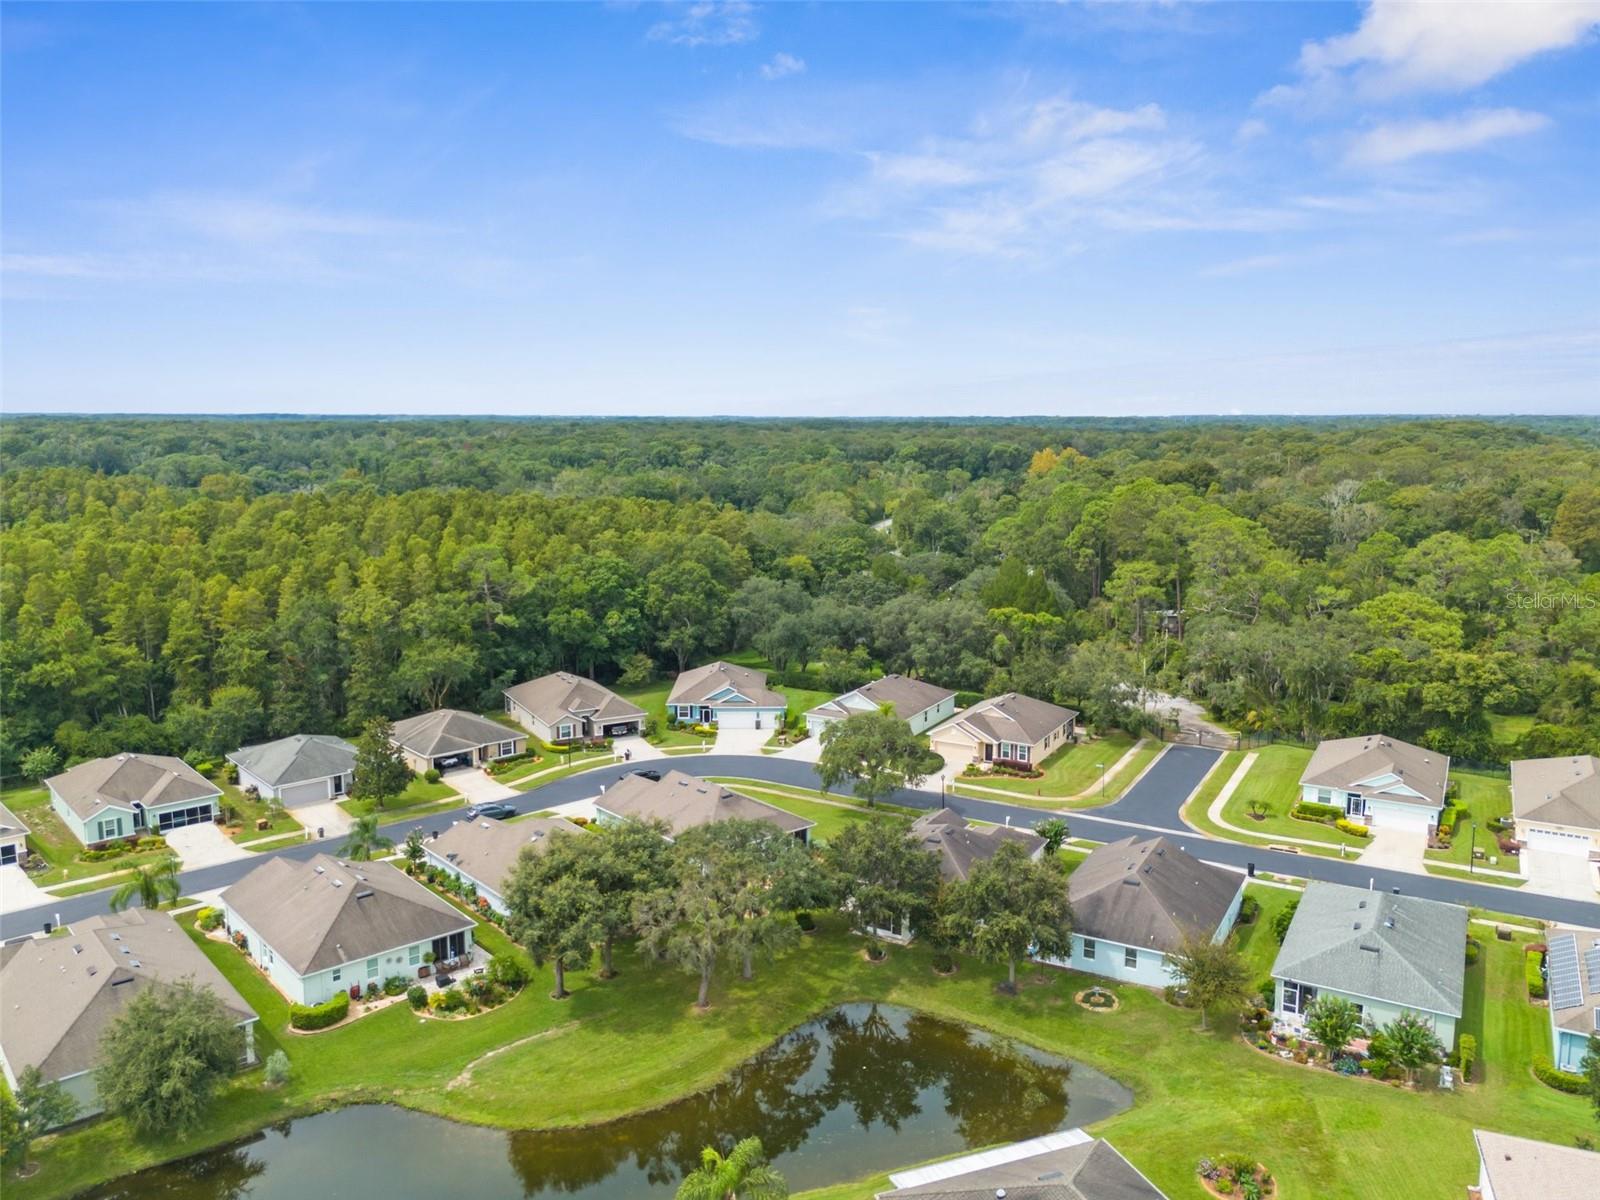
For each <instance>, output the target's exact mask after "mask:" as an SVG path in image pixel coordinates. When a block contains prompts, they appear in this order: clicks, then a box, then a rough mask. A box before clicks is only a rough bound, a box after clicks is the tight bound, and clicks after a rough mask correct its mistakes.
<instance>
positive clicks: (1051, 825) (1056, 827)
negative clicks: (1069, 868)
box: [1033, 817, 1072, 858]
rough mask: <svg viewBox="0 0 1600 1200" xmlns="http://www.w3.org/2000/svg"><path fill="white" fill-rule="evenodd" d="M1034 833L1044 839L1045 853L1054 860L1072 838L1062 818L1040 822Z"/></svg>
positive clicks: (1052, 818) (1050, 818) (1051, 818)
mask: <svg viewBox="0 0 1600 1200" xmlns="http://www.w3.org/2000/svg"><path fill="white" fill-rule="evenodd" d="M1033 831H1034V832H1035V833H1037V834H1038V835H1039V836H1040V837H1042V838H1043V839H1044V852H1045V853H1046V854H1048V855H1050V856H1051V857H1052V858H1053V857H1055V856H1056V855H1057V854H1059V853H1060V852H1061V847H1062V846H1064V845H1066V842H1067V839H1068V838H1069V837H1071V836H1072V833H1071V831H1070V830H1069V829H1068V828H1067V823H1066V822H1065V821H1064V820H1062V819H1061V818H1060V817H1049V818H1047V819H1046V820H1043V821H1040V822H1039V823H1038V824H1037V825H1035V826H1034V827H1033Z"/></svg>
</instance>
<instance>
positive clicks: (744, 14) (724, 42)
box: [645, 0, 761, 46]
mask: <svg viewBox="0 0 1600 1200" xmlns="http://www.w3.org/2000/svg"><path fill="white" fill-rule="evenodd" d="M760 35H761V29H760V27H759V26H758V25H757V24H756V19H755V9H754V8H753V7H752V6H751V5H750V4H748V3H746V0H720V2H718V0H698V2H697V3H694V4H691V5H689V6H688V7H687V8H684V9H683V10H682V11H681V13H679V15H677V16H674V17H669V18H668V19H666V20H663V21H657V22H656V23H655V24H654V25H652V26H650V31H649V33H647V34H646V35H645V36H646V37H648V38H649V39H650V40H651V41H652V42H671V43H672V44H673V45H675V46H737V45H739V44H740V43H742V42H752V41H754V40H755V39H756V38H757V37H759V36H760Z"/></svg>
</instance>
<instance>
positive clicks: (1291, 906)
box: [1272, 896, 1300, 942]
mask: <svg viewBox="0 0 1600 1200" xmlns="http://www.w3.org/2000/svg"><path fill="white" fill-rule="evenodd" d="M1299 907H1300V897H1299V896H1296V897H1295V898H1294V899H1293V900H1291V901H1289V903H1288V904H1287V905H1285V906H1284V907H1283V908H1281V909H1279V910H1278V914H1277V915H1276V916H1275V917H1273V918H1272V936H1273V937H1275V938H1277V939H1278V940H1279V941H1280V942H1281V941H1283V939H1284V938H1286V937H1287V936H1288V935H1289V924H1290V922H1292V921H1293V920H1294V914H1295V910H1296V909H1298V908H1299Z"/></svg>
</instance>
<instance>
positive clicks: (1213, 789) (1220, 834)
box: [1183, 750, 1339, 858]
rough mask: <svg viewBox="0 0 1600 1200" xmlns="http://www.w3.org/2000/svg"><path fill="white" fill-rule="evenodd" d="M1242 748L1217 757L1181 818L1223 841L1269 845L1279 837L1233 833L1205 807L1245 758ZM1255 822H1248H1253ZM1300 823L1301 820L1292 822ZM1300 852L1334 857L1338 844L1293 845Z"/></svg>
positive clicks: (1208, 806)
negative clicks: (1214, 765)
mask: <svg viewBox="0 0 1600 1200" xmlns="http://www.w3.org/2000/svg"><path fill="white" fill-rule="evenodd" d="M1244 755H1245V752H1244V751H1243V750H1229V751H1228V752H1227V753H1226V754H1224V755H1223V756H1222V757H1221V758H1220V759H1218V760H1217V765H1216V767H1215V768H1214V769H1213V770H1212V771H1211V773H1210V774H1209V775H1207V776H1206V779H1205V782H1204V783H1202V784H1201V785H1200V787H1199V788H1198V789H1197V790H1196V791H1195V794H1194V797H1193V798H1192V799H1191V800H1190V801H1189V803H1188V804H1187V805H1185V806H1184V809H1183V819H1184V820H1185V821H1186V822H1188V823H1189V824H1190V825H1192V826H1194V827H1195V828H1196V829H1198V830H1199V831H1200V832H1201V833H1206V834H1210V835H1211V836H1212V837H1214V838H1221V839H1222V840H1223V841H1225V842H1241V843H1243V844H1244V845H1247V846H1268V845H1272V844H1274V843H1277V842H1278V839H1277V838H1276V837H1274V836H1272V835H1271V834H1269V833H1263V834H1260V835H1253V834H1243V833H1234V832H1233V830H1231V829H1224V828H1223V827H1222V826H1220V825H1218V824H1217V823H1216V822H1215V821H1213V820H1212V819H1211V818H1210V817H1209V816H1207V815H1206V810H1207V809H1209V808H1210V807H1211V802H1212V801H1213V800H1215V799H1216V798H1217V794H1218V793H1219V792H1221V791H1222V789H1223V787H1224V786H1226V785H1227V782H1228V780H1230V779H1232V778H1233V773H1234V772H1235V771H1236V770H1238V769H1239V764H1240V763H1241V762H1243V761H1244ZM1254 823H1255V822H1253V821H1252V822H1250V824H1252V825H1253V824H1254ZM1295 824H1297V825H1298V824H1302V822H1299V821H1297V822H1295ZM1295 849H1296V850H1298V851H1299V852H1300V853H1302V854H1315V855H1318V856H1320V857H1323V858H1328V857H1337V856H1338V854H1339V847H1337V846H1333V845H1329V846H1296V847H1295Z"/></svg>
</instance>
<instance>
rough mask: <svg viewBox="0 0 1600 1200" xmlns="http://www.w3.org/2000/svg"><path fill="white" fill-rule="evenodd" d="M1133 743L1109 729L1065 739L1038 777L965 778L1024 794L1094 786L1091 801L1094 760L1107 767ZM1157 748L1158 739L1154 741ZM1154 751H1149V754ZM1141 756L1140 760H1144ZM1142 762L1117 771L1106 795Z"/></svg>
mask: <svg viewBox="0 0 1600 1200" xmlns="http://www.w3.org/2000/svg"><path fill="white" fill-rule="evenodd" d="M1133 743H1134V738H1133V735H1132V734H1128V733H1123V732H1122V730H1120V729H1113V730H1112V731H1111V732H1110V733H1108V734H1106V735H1105V736H1104V737H1102V738H1096V739H1094V740H1093V741H1089V742H1078V743H1076V744H1073V743H1068V744H1067V745H1065V746H1063V747H1062V748H1061V749H1059V750H1057V751H1056V752H1055V753H1054V754H1052V755H1051V756H1050V757H1049V758H1047V759H1045V760H1044V764H1043V770H1044V778H1042V779H1010V778H1007V777H1006V776H1004V775H985V776H983V777H982V778H980V779H973V780H970V781H969V782H971V783H976V784H981V785H982V786H984V787H992V788H997V789H999V790H1000V791H1005V792H1020V793H1023V794H1024V795H1028V796H1055V797H1066V796H1075V795H1077V794H1078V793H1079V792H1083V791H1087V790H1089V789H1090V788H1094V789H1095V796H1094V799H1095V802H1096V803H1098V802H1099V797H1100V793H1099V783H1100V776H1101V774H1102V772H1101V770H1100V768H1099V767H1098V766H1096V765H1095V764H1097V763H1104V764H1105V769H1106V770H1108V771H1109V770H1110V769H1111V767H1112V766H1113V765H1114V764H1115V763H1116V762H1117V760H1118V759H1120V758H1121V757H1122V756H1123V755H1124V754H1126V753H1127V752H1128V750H1129V748H1130V747H1132V745H1133ZM1156 746H1157V747H1158V748H1159V746H1160V743H1159V742H1158V743H1156ZM1154 757H1155V755H1154V754H1151V755H1150V758H1154ZM1148 761H1149V759H1145V760H1144V762H1148ZM1143 769H1144V768H1143V764H1142V763H1129V764H1128V765H1127V766H1125V767H1123V769H1122V771H1121V772H1119V773H1118V775H1117V777H1116V779H1113V780H1110V781H1109V782H1108V783H1107V785H1106V786H1107V795H1108V796H1109V795H1111V789H1112V788H1113V787H1114V786H1115V785H1116V783H1117V782H1118V781H1119V780H1121V779H1122V777H1123V775H1125V774H1127V773H1128V772H1129V771H1132V772H1133V774H1138V772H1139V771H1141V770H1143Z"/></svg>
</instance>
